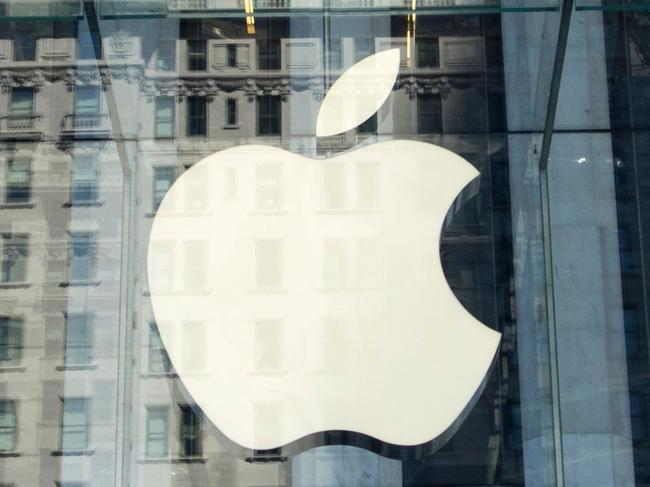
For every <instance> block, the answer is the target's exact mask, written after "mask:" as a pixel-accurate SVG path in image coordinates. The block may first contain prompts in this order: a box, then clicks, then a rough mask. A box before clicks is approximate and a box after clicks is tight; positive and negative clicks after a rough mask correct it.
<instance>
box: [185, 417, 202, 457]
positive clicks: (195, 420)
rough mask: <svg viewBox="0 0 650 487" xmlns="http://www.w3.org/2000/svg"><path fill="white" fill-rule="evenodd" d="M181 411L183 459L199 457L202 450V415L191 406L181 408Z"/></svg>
mask: <svg viewBox="0 0 650 487" xmlns="http://www.w3.org/2000/svg"><path fill="white" fill-rule="evenodd" d="M180 409H181V431H180V440H181V451H180V454H181V457H199V456H201V455H202V453H203V452H202V448H201V413H200V412H199V411H195V410H194V409H193V408H192V407H191V406H180Z"/></svg>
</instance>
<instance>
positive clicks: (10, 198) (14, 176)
mask: <svg viewBox="0 0 650 487" xmlns="http://www.w3.org/2000/svg"><path fill="white" fill-rule="evenodd" d="M30 168H31V160H30V159H29V158H27V157H20V158H11V159H9V160H8V161H7V175H6V178H7V185H6V188H5V202H6V203H8V204H20V203H29V200H30V198H31V176H32V173H31V169H30Z"/></svg>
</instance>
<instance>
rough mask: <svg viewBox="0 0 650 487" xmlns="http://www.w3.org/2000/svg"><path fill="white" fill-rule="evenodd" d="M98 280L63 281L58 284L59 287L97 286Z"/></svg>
mask: <svg viewBox="0 0 650 487" xmlns="http://www.w3.org/2000/svg"><path fill="white" fill-rule="evenodd" d="M99 284H100V281H63V282H61V283H60V284H59V286H61V287H89V286H95V287H96V286H99Z"/></svg>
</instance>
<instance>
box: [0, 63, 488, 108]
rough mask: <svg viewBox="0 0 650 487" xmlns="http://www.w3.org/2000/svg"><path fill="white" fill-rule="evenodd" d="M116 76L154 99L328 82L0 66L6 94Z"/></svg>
mask: <svg viewBox="0 0 650 487" xmlns="http://www.w3.org/2000/svg"><path fill="white" fill-rule="evenodd" d="M483 76H484V74H482V73H476V74H453V75H436V76H432V75H410V76H403V77H400V78H399V79H398V81H397V82H396V86H395V87H396V88H397V89H400V90H404V91H405V92H406V93H407V94H408V96H409V98H411V99H413V98H415V97H417V95H418V94H423V93H440V95H441V96H442V97H443V98H446V97H447V96H448V95H449V94H450V93H451V91H452V90H454V89H467V88H469V87H471V86H472V84H474V83H475V82H476V80H477V79H478V78H480V77H483ZM114 80H125V81H126V82H127V83H128V84H129V85H137V86H138V88H139V90H140V91H141V92H142V93H143V94H144V95H145V96H146V97H147V99H148V100H149V101H152V100H153V98H154V97H155V96H161V95H162V96H174V97H176V98H177V99H178V101H181V100H183V98H185V97H187V96H205V97H207V99H208V102H211V101H213V100H214V97H215V96H217V95H219V94H223V93H232V92H236V91H238V92H243V93H244V96H245V97H246V98H247V99H248V100H249V101H254V100H255V98H256V97H257V96H261V95H275V96H280V97H281V98H282V100H283V101H286V100H287V99H288V97H289V95H290V94H291V93H292V92H302V91H309V92H311V94H312V96H313V97H314V98H315V99H317V100H320V99H322V97H323V95H324V93H325V92H326V91H327V88H328V86H327V85H326V83H325V82H324V81H323V77H322V76H319V75H313V76H311V75H301V76H293V77H289V76H275V77H269V76H268V75H267V74H266V73H265V74H264V75H263V76H262V75H261V76H260V77H255V76H250V75H249V76H242V77H227V78H215V77H210V76H203V77H185V78H175V77H174V78H170V77H169V76H166V77H153V76H149V77H146V76H145V73H144V70H143V69H142V67H139V66H124V65H123V66H118V67H115V68H109V67H108V66H100V67H97V66H87V67H86V66H75V67H71V66H67V67H66V66H62V67H54V68H52V69H41V68H28V69H25V68H14V69H11V68H9V69H7V68H5V69H2V70H0V87H1V88H2V91H3V92H4V93H7V92H8V91H9V90H10V89H11V88H12V87H15V86H20V87H23V86H24V87H33V88H35V89H36V90H39V89H40V87H41V86H43V85H44V84H46V83H57V82H63V83H64V84H65V86H66V88H67V89H68V91H73V90H74V89H75V88H76V87H77V86H102V87H103V88H104V89H106V87H108V86H109V85H110V84H111V83H112V82H113V81H114Z"/></svg>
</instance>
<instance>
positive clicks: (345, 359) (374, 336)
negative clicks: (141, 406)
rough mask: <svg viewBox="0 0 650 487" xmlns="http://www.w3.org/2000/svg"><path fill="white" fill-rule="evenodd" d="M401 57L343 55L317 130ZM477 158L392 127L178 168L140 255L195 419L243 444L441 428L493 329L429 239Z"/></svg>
mask: <svg viewBox="0 0 650 487" xmlns="http://www.w3.org/2000/svg"><path fill="white" fill-rule="evenodd" d="M399 57H400V56H399V50H398V49H391V50H387V51H382V52H380V53H377V54H375V55H373V56H370V57H368V58H365V59H363V60H361V61H360V62H358V63H357V64H355V65H354V66H352V67H351V68H350V69H348V70H347V71H346V72H345V73H344V74H343V75H342V76H341V77H340V78H339V79H338V80H337V81H336V82H335V83H334V84H333V85H332V87H331V89H330V91H329V92H328V93H327V95H326V97H325V98H324V100H323V102H322V104H321V108H320V112H319V116H318V120H317V135H318V136H328V135H333V134H338V133H341V132H344V131H346V130H349V129H351V128H354V127H355V126H357V125H359V124H360V123H362V122H363V121H364V120H366V119H367V118H368V117H370V116H371V115H372V114H373V113H374V112H375V111H376V110H377V109H378V108H379V107H380V105H381V104H382V103H383V102H384V100H385V99H386V98H388V96H389V95H390V93H391V90H392V87H393V85H394V82H395V79H396V77H397V73H398V69H399ZM478 175H479V173H478V171H477V170H476V169H475V168H474V167H473V166H472V165H471V164H470V163H468V162H467V161H466V160H464V159H463V158H462V157H460V156H458V155H456V154H454V153H453V152H451V151H449V150H446V149H444V148H442V147H438V146H436V145H432V144H427V143H423V142H417V141H408V140H392V141H388V142H380V143H375V144H371V145H366V146H362V147H360V148H357V149H356V150H352V151H348V152H344V153H341V154H338V155H336V156H334V157H330V158H321V159H311V158H308V157H304V156H302V155H300V154H296V153H292V152H288V151H285V150H283V149H280V148H276V147H272V146H264V145H243V146H238V147H234V148H230V149H226V150H223V151H220V152H217V153H215V154H212V155H210V156H208V157H206V158H205V159H203V160H201V161H199V162H198V163H196V164H194V165H193V166H192V167H191V168H190V169H188V170H187V171H186V172H185V173H184V174H182V175H181V176H180V177H179V178H178V179H177V181H176V182H175V183H174V184H173V185H172V187H171V188H170V189H169V191H168V192H167V194H166V196H165V197H164V199H163V201H162V203H161V205H160V207H159V210H158V212H157V214H156V216H155V218H154V221H153V226H152V229H151V235H150V240H149V245H148V258H147V260H148V267H147V273H148V280H149V287H150V293H151V302H152V307H153V312H154V316H155V319H156V322H157V324H158V328H159V332H160V335H161V338H162V341H163V343H164V346H165V348H166V350H167V353H168V355H169V357H170V359H171V362H172V363H173V365H174V368H175V370H176V372H177V373H178V375H179V378H180V379H181V381H182V384H183V387H184V388H185V389H186V391H187V392H188V393H189V394H190V395H191V396H192V398H193V400H194V401H195V402H196V404H197V405H198V406H199V407H200V408H201V409H202V410H203V413H204V415H205V416H206V417H207V418H208V419H209V420H210V422H211V423H212V424H213V425H215V426H216V427H217V428H218V430H219V431H220V432H221V433H222V434H223V435H224V436H225V437H226V438H228V439H229V440H231V441H232V442H234V443H235V444H237V445H240V446H241V447H243V448H245V449H251V450H269V449H276V448H280V447H286V445H288V444H291V443H292V442H296V441H298V440H300V439H302V438H305V437H309V436H310V435H314V434H317V433H319V432H324V431H333V430H336V431H338V430H341V431H348V432H354V433H359V434H361V435H364V436H369V437H372V438H375V439H377V440H380V441H381V442H385V443H388V444H391V445H403V446H406V445H418V444H422V443H427V442H430V441H434V440H436V439H440V438H445V439H446V438H448V437H449V436H450V434H451V433H453V432H454V431H455V428H457V427H458V426H459V422H460V421H462V419H464V416H463V415H464V414H465V413H466V412H467V411H468V410H469V409H470V408H471V407H472V405H473V403H474V401H475V400H476V399H477V397H478V396H479V395H480V393H481V392H482V389H483V386H484V384H485V381H486V376H487V374H488V372H489V370H490V367H491V365H492V363H493V361H494V359H495V356H496V353H497V350H498V347H499V342H500V338H501V335H500V334H499V333H498V332H496V331H494V330H492V329H490V328H488V327H487V326H485V325H483V324H482V323H481V322H479V321H478V320H476V319H475V318H474V317H473V316H472V315H471V314H470V313H468V312H467V310H465V308H464V307H463V306H462V305H461V304H460V303H459V302H458V300H457V299H456V297H455V296H454V294H453V292H452V291H451V289H450V288H449V285H448V283H447V281H446V279H445V276H444V273H443V270H442V265H441V261H440V255H439V246H440V234H441V231H442V227H443V222H444V220H445V217H446V215H447V212H448V210H449V208H450V206H451V204H452V203H453V202H454V200H455V198H456V197H457V196H458V195H459V194H460V193H461V191H462V190H463V188H465V187H466V186H467V185H468V183H470V182H471V181H472V180H474V179H475V178H477V177H478ZM450 432H451V433H450Z"/></svg>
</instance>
